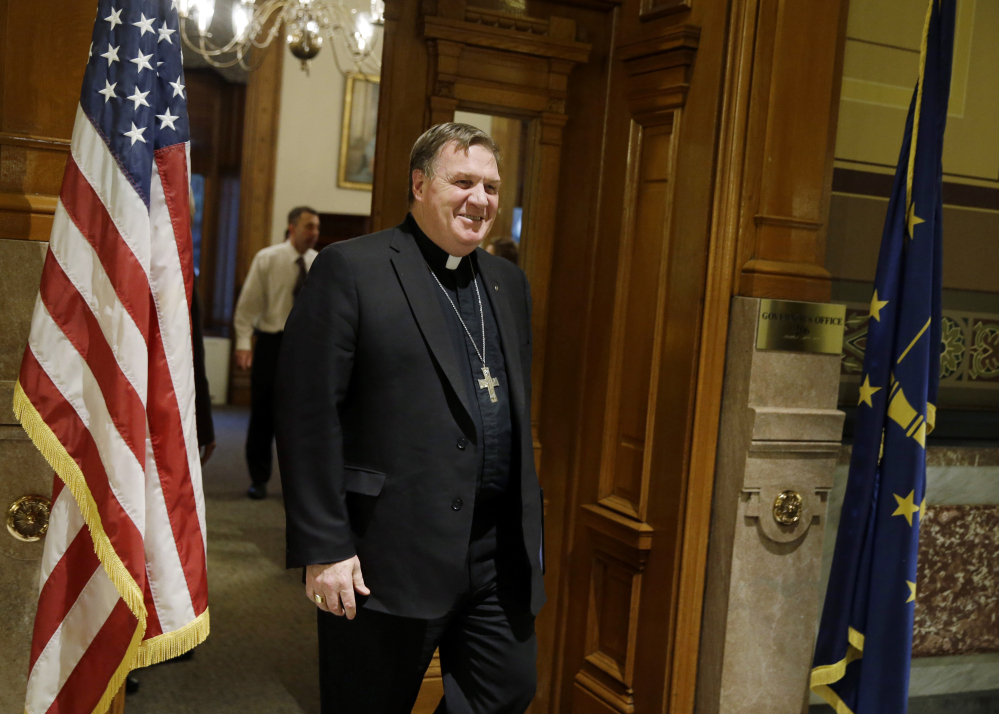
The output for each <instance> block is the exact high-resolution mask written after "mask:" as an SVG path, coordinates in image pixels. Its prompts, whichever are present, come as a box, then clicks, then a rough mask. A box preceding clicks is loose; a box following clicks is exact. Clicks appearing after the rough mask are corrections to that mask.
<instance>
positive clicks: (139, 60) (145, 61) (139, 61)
mask: <svg viewBox="0 0 999 714" xmlns="http://www.w3.org/2000/svg"><path fill="white" fill-rule="evenodd" d="M152 56H153V55H152V53H150V54H148V55H144V54H142V50H139V56H138V57H136V58H135V59H131V60H129V62H134V63H135V64H136V65H138V67H139V69H138V72H137V73H136V74H141V73H142V70H144V69H152V68H153V66H152V65H151V64H149V58H150V57H152Z"/></svg>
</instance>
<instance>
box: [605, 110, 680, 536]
mask: <svg viewBox="0 0 999 714" xmlns="http://www.w3.org/2000/svg"><path fill="white" fill-rule="evenodd" d="M666 119H667V121H665V122H664V123H661V124H658V125H655V126H651V127H649V128H645V127H642V126H641V125H640V124H638V123H637V122H633V123H632V127H631V145H632V153H633V155H635V156H637V157H639V159H638V161H637V162H635V166H634V175H633V176H631V177H629V181H628V189H627V193H626V205H629V206H631V207H632V210H629V211H626V212H625V214H624V223H625V225H623V226H622V240H621V247H620V260H619V262H618V282H617V291H616V294H617V305H616V308H615V311H614V325H615V328H614V334H613V337H612V348H611V349H612V352H611V375H612V377H611V380H610V383H609V385H608V398H607V409H608V419H607V431H606V435H605V447H604V463H603V468H602V473H601V479H600V493H599V502H600V503H601V504H603V505H605V506H607V507H608V508H611V509H614V510H616V511H619V512H621V513H623V514H624V515H627V516H630V517H632V518H636V519H638V520H644V519H645V511H646V500H647V495H648V479H649V461H648V459H647V458H646V455H647V451H646V443H647V439H648V436H649V434H648V426H649V420H650V417H652V418H654V414H650V410H652V409H653V408H654V404H653V402H652V395H654V394H655V389H654V380H655V375H656V372H657V371H658V370H657V367H658V364H657V363H658V359H657V357H658V354H657V350H656V348H655V346H656V344H657V343H658V342H659V339H658V338H659V337H660V336H661V333H662V329H663V325H662V318H663V315H664V312H663V310H662V309H661V308H662V296H663V292H664V287H665V286H664V280H665V278H666V270H667V267H668V260H669V233H670V221H669V215H670V203H671V198H670V188H671V187H670V181H669V176H670V174H671V173H672V162H671V157H672V154H673V152H672V138H673V122H672V115H666ZM653 296H654V298H653ZM650 298H653V299H650Z"/></svg>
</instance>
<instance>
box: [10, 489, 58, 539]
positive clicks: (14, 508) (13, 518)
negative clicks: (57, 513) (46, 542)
mask: <svg viewBox="0 0 999 714" xmlns="http://www.w3.org/2000/svg"><path fill="white" fill-rule="evenodd" d="M51 508H52V503H51V502H50V501H49V499H47V498H45V496H21V498H19V499H17V500H16V501H14V502H13V503H12V504H10V507H9V508H8V509H7V531H8V532H9V533H10V534H11V535H12V536H14V537H15V538H17V539H18V540H23V541H24V542H26V543H31V542H33V541H36V540H41V539H42V537H43V536H44V535H45V531H47V530H48V528H49V512H50V511H51Z"/></svg>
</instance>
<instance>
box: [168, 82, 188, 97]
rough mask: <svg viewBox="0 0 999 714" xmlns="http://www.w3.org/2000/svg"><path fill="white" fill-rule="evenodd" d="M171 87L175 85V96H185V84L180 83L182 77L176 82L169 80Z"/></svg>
mask: <svg viewBox="0 0 999 714" xmlns="http://www.w3.org/2000/svg"><path fill="white" fill-rule="evenodd" d="M167 84H169V85H170V86H171V87H173V96H175V97H181V98H182V99H183V97H184V85H183V84H181V83H180V77H177V81H176V82H167Z"/></svg>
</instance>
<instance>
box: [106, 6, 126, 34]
mask: <svg viewBox="0 0 999 714" xmlns="http://www.w3.org/2000/svg"><path fill="white" fill-rule="evenodd" d="M104 19H105V20H106V21H107V22H110V23H111V29H112V30H113V29H114V26H115V25H121V24H122V22H121V10H114V9H112V10H111V14H110V15H108V16H107V17H105V18H104Z"/></svg>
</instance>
